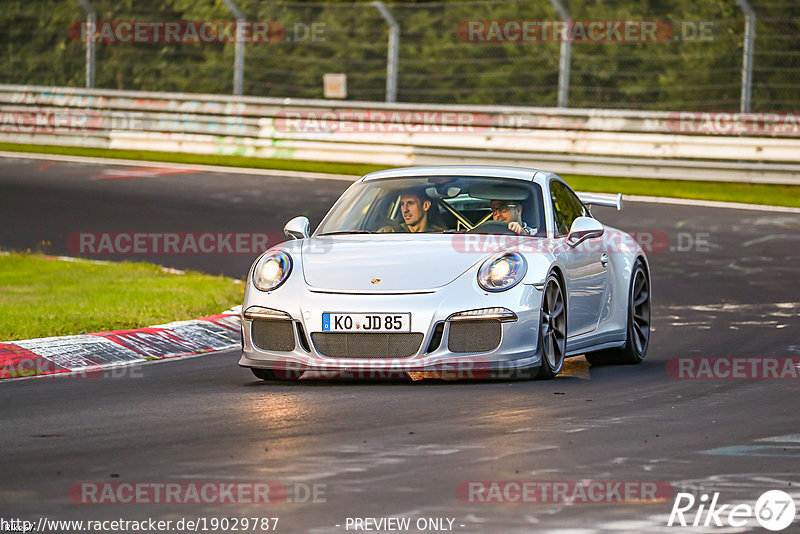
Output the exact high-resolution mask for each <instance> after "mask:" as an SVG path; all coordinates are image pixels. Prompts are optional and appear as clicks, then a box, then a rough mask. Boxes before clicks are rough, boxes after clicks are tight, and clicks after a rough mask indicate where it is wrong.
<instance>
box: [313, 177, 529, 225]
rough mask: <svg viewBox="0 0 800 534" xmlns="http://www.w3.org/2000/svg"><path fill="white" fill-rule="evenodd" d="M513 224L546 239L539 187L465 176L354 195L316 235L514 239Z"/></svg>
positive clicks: (379, 183)
mask: <svg viewBox="0 0 800 534" xmlns="http://www.w3.org/2000/svg"><path fill="white" fill-rule="evenodd" d="M509 213H510V214H511V215H509ZM512 219H514V220H517V221H518V222H520V224H521V226H523V227H524V228H525V229H526V233H527V234H528V235H543V234H544V231H545V224H544V209H543V204H542V192H541V188H540V187H539V185H538V184H536V183H533V182H525V181H521V180H513V179H503V178H482V177H464V176H430V177H418V178H386V179H377V180H369V181H366V182H362V183H360V184H357V185H356V186H354V187H353V188H352V189H350V190H349V191H348V192H347V194H346V195H345V196H344V197H343V198H342V199H340V201H339V202H338V203H337V204H336V205H335V206H334V207H333V209H332V210H331V211H330V213H328V215H327V216H326V217H325V219H324V220H323V221H322V224H321V225H320V226H319V228H318V229H317V232H316V235H331V234H354V233H460V232H474V233H509V230H508V222H507V221H510V220H512Z"/></svg>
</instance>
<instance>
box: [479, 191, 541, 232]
mask: <svg viewBox="0 0 800 534" xmlns="http://www.w3.org/2000/svg"><path fill="white" fill-rule="evenodd" d="M489 205H490V206H491V208H492V219H494V220H495V221H502V222H505V223H508V229H509V230H511V231H512V232H514V233H515V234H518V235H534V234H535V233H536V228H531V227H530V226H528V225H527V224H525V221H523V220H522V205H520V204H516V203H514V202H512V201H507V200H492V201H491V202H490V203H489Z"/></svg>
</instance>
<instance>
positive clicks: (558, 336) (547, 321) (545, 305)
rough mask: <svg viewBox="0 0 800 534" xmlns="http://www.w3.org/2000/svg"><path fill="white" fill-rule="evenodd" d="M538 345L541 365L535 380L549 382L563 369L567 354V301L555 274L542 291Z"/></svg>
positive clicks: (549, 277)
mask: <svg viewBox="0 0 800 534" xmlns="http://www.w3.org/2000/svg"><path fill="white" fill-rule="evenodd" d="M538 344H539V347H540V351H541V353H542V364H541V365H540V366H539V372H538V373H537V375H536V379H537V380H551V379H553V378H555V376H556V375H557V374H558V373H559V372H561V369H562V368H563V367H564V356H565V355H566V352H567V301H566V299H565V298H564V290H563V289H562V288H561V282H559V280H558V276H556V275H555V273H550V274H549V275H548V276H547V281H545V283H544V289H543V291H542V309H541V313H540V315H539V343H538Z"/></svg>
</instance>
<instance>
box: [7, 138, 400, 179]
mask: <svg viewBox="0 0 800 534" xmlns="http://www.w3.org/2000/svg"><path fill="white" fill-rule="evenodd" d="M0 150H3V151H8V152H31V153H35V154H61V155H65V156H84V157H92V158H114V159H133V160H139V161H162V162H165V163H187V164H194V165H221V166H224V167H244V168H248V169H273V170H278V171H306V172H324V173H330V174H351V175H353V176H362V175H364V174H367V173H368V172H372V171H378V170H381V169H387V168H388V167H387V166H385V165H362V164H358V163H329V162H324V161H303V160H293V159H279V158H254V157H246V156H221V155H216V154H184V153H182V152H159V151H157V150H112V149H107V148H85V147H71V146H49V145H22V144H16V143H0Z"/></svg>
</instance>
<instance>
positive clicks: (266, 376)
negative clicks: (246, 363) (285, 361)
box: [250, 367, 278, 380]
mask: <svg viewBox="0 0 800 534" xmlns="http://www.w3.org/2000/svg"><path fill="white" fill-rule="evenodd" d="M250 370H251V371H253V374H254V375H256V378H258V379H260V380H278V377H277V376H275V371H273V370H272V369H258V368H256V367H251V368H250Z"/></svg>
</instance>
